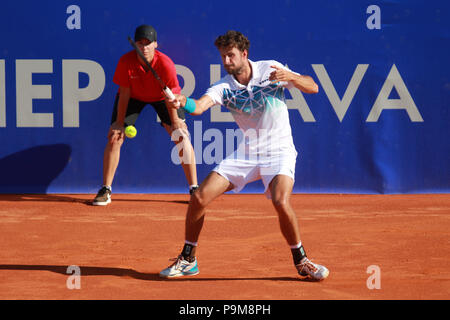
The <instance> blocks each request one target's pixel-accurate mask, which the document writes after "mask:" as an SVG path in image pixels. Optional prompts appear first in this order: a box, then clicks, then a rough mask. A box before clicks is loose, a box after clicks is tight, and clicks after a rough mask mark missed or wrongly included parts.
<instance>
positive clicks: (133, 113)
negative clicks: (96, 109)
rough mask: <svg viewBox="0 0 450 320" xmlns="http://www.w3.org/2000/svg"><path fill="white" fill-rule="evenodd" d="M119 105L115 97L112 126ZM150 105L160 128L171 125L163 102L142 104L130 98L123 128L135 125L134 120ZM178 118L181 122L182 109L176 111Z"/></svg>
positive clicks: (117, 97)
mask: <svg viewBox="0 0 450 320" xmlns="http://www.w3.org/2000/svg"><path fill="white" fill-rule="evenodd" d="M118 103H119V95H116V100H115V101H114V108H113V113H112V116H111V124H113V123H114V122H115V121H116V119H117V104H118ZM148 104H150V105H151V106H152V107H153V109H155V111H156V113H157V114H158V117H159V119H161V126H162V125H163V123H165V124H167V125H169V126H170V125H171V124H172V121H170V116H169V112H168V111H167V107H166V104H165V103H164V100H162V101H156V102H144V101H140V100H136V99H133V98H130V101H129V102H128V108H127V113H126V114H125V127H126V126H130V125H133V126H134V124H135V123H136V120H137V119H138V117H139V114H140V113H141V111H142V110H143V109H144V107H145V106H146V105H148ZM178 117H179V118H180V119H182V120H184V118H185V116H184V109H181V108H180V109H178Z"/></svg>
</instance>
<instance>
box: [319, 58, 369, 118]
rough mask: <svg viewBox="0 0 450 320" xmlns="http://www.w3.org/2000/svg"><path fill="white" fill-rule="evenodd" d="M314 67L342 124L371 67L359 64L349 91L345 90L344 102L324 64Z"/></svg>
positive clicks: (348, 88)
mask: <svg viewBox="0 0 450 320" xmlns="http://www.w3.org/2000/svg"><path fill="white" fill-rule="evenodd" d="M312 67H313V69H314V72H315V73H316V75H317V77H318V78H319V81H320V84H321V85H322V87H323V89H324V91H325V94H326V95H327V97H328V100H329V101H330V103H331V105H332V106H333V109H334V111H335V112H336V115H337V116H338V118H339V121H341V122H342V119H344V116H345V114H346V113H347V110H348V107H349V106H350V103H351V102H352V100H353V97H354V96H355V93H356V91H357V90H358V88H359V85H360V83H361V80H362V78H363V77H364V74H365V73H366V70H367V68H368V67H369V65H368V64H358V66H357V67H356V70H355V72H354V73H353V76H352V78H351V80H350V83H349V85H348V87H347V89H346V90H345V93H344V96H343V98H342V100H341V99H339V96H338V94H337V92H336V89H335V88H334V86H333V83H332V82H331V80H330V77H329V76H328V73H327V70H325V67H324V66H323V64H313V65H312Z"/></svg>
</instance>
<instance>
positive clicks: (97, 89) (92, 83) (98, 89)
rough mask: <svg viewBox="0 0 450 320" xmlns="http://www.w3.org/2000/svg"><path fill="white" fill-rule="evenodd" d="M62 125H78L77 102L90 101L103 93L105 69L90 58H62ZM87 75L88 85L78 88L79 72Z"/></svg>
mask: <svg viewBox="0 0 450 320" xmlns="http://www.w3.org/2000/svg"><path fill="white" fill-rule="evenodd" d="M62 70H63V127H79V126H80V116H79V102H80V101H92V100H95V99H97V98H98V97H100V96H101V94H102V93H103V90H104V88H105V71H104V70H103V68H102V66H101V65H100V64H98V63H97V62H95V61H91V60H63V61H62ZM80 72H82V73H86V74H87V75H88V76H89V85H88V86H87V87H85V88H79V87H78V83H79V73H80Z"/></svg>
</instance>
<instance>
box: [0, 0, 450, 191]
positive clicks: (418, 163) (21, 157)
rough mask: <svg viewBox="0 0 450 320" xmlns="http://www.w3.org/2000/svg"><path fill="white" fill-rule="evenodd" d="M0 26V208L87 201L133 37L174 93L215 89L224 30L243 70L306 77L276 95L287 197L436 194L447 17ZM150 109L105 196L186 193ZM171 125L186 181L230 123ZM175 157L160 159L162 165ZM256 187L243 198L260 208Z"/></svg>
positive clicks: (449, 179) (205, 4) (382, 14)
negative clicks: (287, 135)
mask: <svg viewBox="0 0 450 320" xmlns="http://www.w3.org/2000/svg"><path fill="white" fill-rule="evenodd" d="M1 7H2V8H1V10H0V30H1V31H0V32H1V43H0V193H96V191H97V190H98V188H99V187H100V186H101V183H102V170H103V150H104V148H105V145H106V142H107V137H106V136H107V132H108V128H109V125H110V120H111V114H112V107H113V103H114V99H115V95H116V92H117V90H118V86H117V85H116V84H114V83H113V81H112V79H113V75H114V71H115V68H116V66H117V62H118V60H119V58H120V57H121V56H122V55H123V54H125V53H126V52H128V51H130V50H132V48H131V46H130V44H129V43H128V41H127V36H133V34H134V30H135V28H136V27H137V26H138V25H141V24H150V25H152V26H154V27H155V29H156V30H157V32H158V50H160V51H161V52H163V53H165V54H166V55H168V56H169V57H170V58H171V59H172V60H173V61H174V63H175V64H176V68H177V73H178V77H179V81H180V85H181V87H182V93H183V94H185V95H187V96H190V97H192V98H199V97H201V96H202V95H203V94H204V93H205V92H206V90H207V88H208V87H209V86H210V85H211V84H212V83H214V82H215V81H217V80H219V79H220V78H221V77H222V76H224V75H225V74H226V72H225V70H224V68H223V66H222V65H221V57H220V55H219V53H218V51H217V49H216V47H215V46H214V41H215V39H216V38H217V36H219V35H221V34H224V33H225V32H226V31H228V30H238V31H240V32H242V33H243V34H244V35H246V36H247V37H248V39H249V40H250V50H249V58H250V59H251V60H253V61H258V60H271V59H273V60H276V61H278V62H280V63H282V64H284V65H287V66H288V67H289V68H290V69H291V70H293V71H296V72H298V73H300V74H304V75H310V76H311V77H312V78H313V79H314V80H315V82H316V83H317V84H318V86H319V93H317V94H305V93H301V92H300V91H299V90H297V89H290V90H286V99H287V100H286V102H287V106H288V108H289V115H290V121H291V126H292V134H293V138H294V143H295V146H296V149H297V151H298V158H297V164H296V172H295V177H296V182H295V186H294V192H295V193H383V194H384V193H386V194H392V193H447V192H449V191H450V143H449V133H450V130H449V124H450V116H449V107H450V62H449V55H450V2H448V1H444V0H442V1H418V0H417V1H416V0H390V1H387V0H384V1H381V0H379V1H365V0H354V1H350V0H344V1H335V0H319V1H314V2H310V1H308V2H304V1H289V0H286V1H272V0H259V1H234V0H232V1H227V2H226V3H222V2H217V1H206V0H198V1H171V2H164V1H131V2H128V3H124V2H123V1H117V0H110V1H86V0H78V1H77V0H75V1H53V0H52V1H50V0H45V1H25V2H17V1H6V2H4V3H2V5H1ZM158 121H159V120H158V118H157V115H156V113H155V111H154V110H153V108H151V107H150V106H149V107H147V108H145V109H144V111H143V112H142V113H141V115H140V117H139V119H138V120H137V122H136V128H137V131H138V133H137V136H136V137H135V138H134V139H126V141H125V143H124V145H123V147H122V150H121V158H120V163H119V167H118V169H117V172H116V175H115V179H114V184H113V189H114V192H123V193H186V192H187V182H186V179H185V176H184V173H183V170H182V168H181V166H180V165H179V163H177V161H176V160H177V157H176V152H177V151H176V148H175V145H174V143H173V142H172V141H171V140H170V136H169V135H168V134H167V132H166V131H165V130H164V128H163V127H162V126H161V125H160V123H159V122H158ZM186 123H187V125H188V128H189V132H190V134H191V141H192V144H193V146H194V148H195V153H196V158H197V171H198V179H199V181H200V182H201V181H202V179H204V178H205V177H206V175H207V174H208V173H209V172H210V171H211V170H212V169H213V168H214V167H215V165H216V164H217V163H218V162H220V160H221V159H222V158H223V157H224V156H225V155H226V154H227V153H229V151H230V150H227V148H226V141H225V140H226V133H227V130H228V131H229V132H230V131H233V130H235V129H237V125H236V123H235V122H234V121H233V119H232V117H231V114H230V113H229V112H228V111H226V109H225V108H224V107H220V106H215V107H213V108H211V109H210V110H209V111H207V112H206V113H204V114H203V115H201V116H191V115H187V120H186ZM174 155H175V156H174ZM262 190H263V186H262V184H261V182H254V183H251V184H249V185H248V186H247V187H246V188H245V189H244V190H243V192H251V193H259V192H262Z"/></svg>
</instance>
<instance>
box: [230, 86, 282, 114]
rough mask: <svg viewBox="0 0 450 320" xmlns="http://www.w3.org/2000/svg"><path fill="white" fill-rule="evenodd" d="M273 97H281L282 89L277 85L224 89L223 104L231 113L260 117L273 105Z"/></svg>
mask: <svg viewBox="0 0 450 320" xmlns="http://www.w3.org/2000/svg"><path fill="white" fill-rule="evenodd" d="M274 98H278V99H283V89H282V88H280V87H278V86H277V85H268V86H264V87H258V86H254V87H252V88H251V90H247V88H245V89H239V90H230V89H224V93H223V101H224V106H225V107H226V108H228V109H229V110H230V111H231V112H232V113H238V114H241V115H247V116H249V117H252V118H260V117H261V115H262V114H263V113H264V112H265V111H266V110H267V109H272V108H274V107H275V104H274V103H273V102H274V100H277V99H274Z"/></svg>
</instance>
